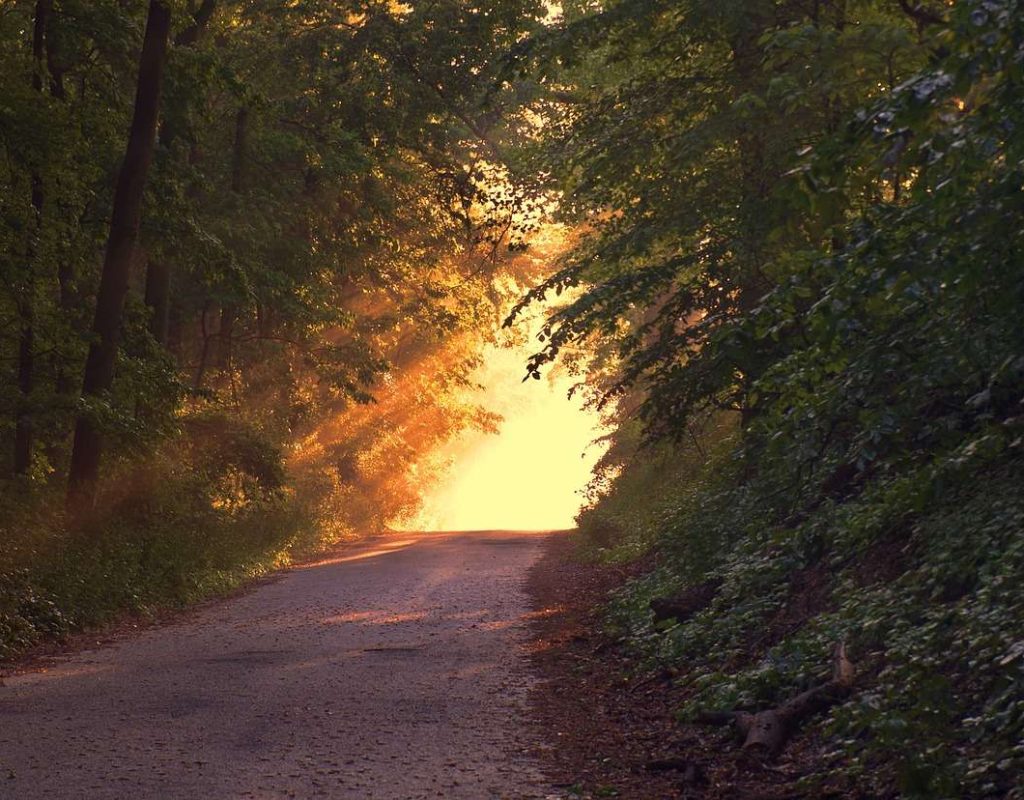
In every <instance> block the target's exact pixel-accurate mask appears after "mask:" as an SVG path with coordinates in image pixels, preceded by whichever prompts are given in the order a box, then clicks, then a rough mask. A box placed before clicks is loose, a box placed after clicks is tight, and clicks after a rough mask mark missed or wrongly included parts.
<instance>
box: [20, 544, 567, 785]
mask: <svg viewBox="0 0 1024 800" xmlns="http://www.w3.org/2000/svg"><path fill="white" fill-rule="evenodd" d="M548 539H549V536H547V535H544V534H523V533H509V532H493V531H488V532H479V533H458V534H428V535H418V536H409V537H399V536H395V537H391V538H386V539H382V540H377V541H375V542H373V543H371V544H369V545H365V546H362V547H360V548H354V549H348V550H343V551H340V552H339V553H338V554H337V555H336V557H334V558H332V559H329V560H326V561H324V562H321V563H317V564H312V565H307V566H304V567H300V568H295V569H292V570H289V571H288V572H286V573H285V574H284V575H283V576H282V577H281V578H280V579H279V580H276V581H272V582H269V583H266V584H264V585H262V586H259V587H258V588H256V589H255V590H253V591H251V592H249V593H247V594H244V595H242V596H240V597H236V598H234V599H232V600H229V601H226V602H223V603H219V604H214V605H212V606H209V607H207V608H205V609H203V610H201V611H200V612H199V613H197V614H194V615H191V616H190V617H188V618H184V619H182V620H179V621H178V622H176V623H172V624H169V625H166V626H160V627H154V628H151V629H149V630H147V631H144V632H143V633H141V634H138V635H135V636H126V637H122V638H121V639H119V640H118V641H115V643H114V644H113V645H111V646H107V647H103V648H101V649H98V650H94V651H89V652H80V653H77V654H74V655H71V656H68V657H67V658H66V659H63V660H61V661H60V662H59V663H57V664H56V665H53V666H51V667H50V668H49V669H46V670H39V669H36V670H34V671H28V672H24V673H21V674H15V675H11V676H8V677H6V678H4V680H3V686H2V687H0V797H2V798H12V800H13V799H15V798H16V799H17V800H33V798H46V799H47V800H59V799H60V798H75V799H76V800H78V799H79V798H88V799H89V800H106V799H107V798H118V800H121V799H122V798H123V799H124V800H128V799H129V798H130V799H131V800H142V799H143V798H160V800H174V799H175V798H188V800H204V799H205V798H243V797H244V798H276V797H298V798H318V797H329V798H346V799H347V798H365V799H366V800H370V799H371V798H387V799H388V800H413V799H414V798H438V797H440V798H447V799H448V800H459V799H461V798H465V799H466V800H488V799H491V798H494V799H496V798H509V799H511V798H515V799H516V800H520V799H523V800H525V799H526V798H552V797H556V796H557V795H556V794H555V790H554V789H552V788H551V786H550V783H548V782H546V781H545V779H544V777H543V775H542V773H541V771H540V768H539V766H538V765H537V763H536V762H535V760H534V758H533V756H532V753H533V752H535V750H536V748H537V746H538V742H537V741H531V739H535V738H536V737H537V735H538V734H537V733H536V732H535V733H534V734H533V735H531V734H530V733H529V731H530V730H531V726H530V725H529V723H528V722H527V721H526V720H525V713H526V706H527V699H528V696H529V693H530V690H531V688H533V681H532V680H531V678H530V674H529V671H528V668H527V662H526V656H525V652H524V649H525V647H526V644H527V638H528V635H529V634H528V630H527V621H528V618H529V616H530V613H529V602H528V600H527V598H526V597H525V595H524V589H523V581H524V578H525V575H526V573H527V571H528V569H529V568H530V567H531V565H532V564H533V563H534V562H535V561H536V560H537V559H538V557H539V556H540V554H541V551H542V549H543V547H544V544H545V542H546V541H548ZM532 730H535V729H532Z"/></svg>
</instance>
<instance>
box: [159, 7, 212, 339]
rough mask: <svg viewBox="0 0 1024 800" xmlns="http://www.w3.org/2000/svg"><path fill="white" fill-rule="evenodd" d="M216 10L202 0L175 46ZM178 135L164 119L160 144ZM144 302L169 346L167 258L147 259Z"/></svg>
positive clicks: (196, 36) (194, 35)
mask: <svg viewBox="0 0 1024 800" xmlns="http://www.w3.org/2000/svg"><path fill="white" fill-rule="evenodd" d="M216 10H217V0H203V2H202V4H201V5H200V6H199V8H198V10H196V12H195V13H194V14H193V15H192V24H191V25H189V26H188V27H187V28H184V29H183V30H182V31H181V32H180V33H179V34H178V35H177V36H175V37H174V46H175V47H192V46H193V45H195V44H196V43H198V42H199V40H200V39H201V38H202V37H203V34H205V33H206V29H207V27H208V25H209V23H210V20H211V18H212V17H213V14H214V12H215V11H216ZM177 138H178V130H177V128H176V127H175V126H174V125H172V124H171V123H169V122H167V121H166V120H165V121H164V122H163V123H162V124H161V126H160V144H161V146H162V147H164V148H167V149H170V148H171V146H172V145H173V143H174V140H175V139H177ZM145 302H146V305H147V306H148V307H149V309H150V311H151V313H152V316H151V317H150V322H149V331H150V333H152V334H153V338H154V339H156V341H157V343H159V344H160V345H162V346H163V347H167V346H168V331H169V326H170V309H171V265H170V263H168V262H167V261H164V260H160V261H155V260H153V259H151V258H150V259H147V261H146V298H145Z"/></svg>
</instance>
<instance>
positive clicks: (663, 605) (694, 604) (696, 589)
mask: <svg viewBox="0 0 1024 800" xmlns="http://www.w3.org/2000/svg"><path fill="white" fill-rule="evenodd" d="M720 588H722V579H721V578H711V579H710V580H707V581H704V582H703V583H698V584H697V585H696V586H691V587H690V588H689V589H686V590H685V591H683V592H681V593H680V594H677V595H675V596H674V597H655V598H654V599H653V600H651V602H650V604H649V605H650V607H651V611H653V612H654V621H655V622H663V621H665V620H669V619H674V620H676V621H677V622H686V620H688V619H689V618H690V617H692V616H693V615H694V614H697V613H699V612H701V611H703V610H704V609H705V608H707V607H708V606H709V605H711V603H712V601H713V600H714V599H715V596H716V595H717V594H718V590H719V589H720Z"/></svg>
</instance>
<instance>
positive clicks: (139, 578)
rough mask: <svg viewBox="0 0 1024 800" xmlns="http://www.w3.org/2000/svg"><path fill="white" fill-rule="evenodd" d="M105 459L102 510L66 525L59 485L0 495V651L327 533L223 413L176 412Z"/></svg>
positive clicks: (149, 611)
mask: <svg viewBox="0 0 1024 800" xmlns="http://www.w3.org/2000/svg"><path fill="white" fill-rule="evenodd" d="M116 469H117V479H116V480H112V481H110V482H109V483H108V484H107V485H106V486H105V489H104V493H103V494H102V495H101V497H100V502H99V505H98V508H101V509H103V510H102V511H101V512H97V513H96V514H95V515H94V516H93V517H92V518H91V519H89V520H87V521H85V522H82V523H80V524H76V525H74V526H71V525H69V524H68V522H67V520H66V518H65V516H64V513H63V511H62V500H63V498H62V494H61V493H60V492H59V490H56V489H46V490H36V491H34V492H24V491H23V492H15V491H6V490H4V491H3V492H2V493H0V520H2V523H0V524H2V528H0V536H2V537H3V541H4V545H3V547H2V548H0V659H6V658H10V657H12V656H15V655H17V654H19V653H22V652H24V651H25V650H26V649H28V648H30V647H31V646H33V645H35V644H37V643H39V642H40V641H43V640H52V639H59V638H61V637H64V636H66V635H67V634H69V633H71V632H73V631H76V630H81V629H84V628H88V627H92V626H96V625H102V624H104V623H109V622H112V621H116V620H117V619H118V618H120V617H123V616H124V615H125V614H134V615H139V616H142V617H147V616H151V615H153V614H154V613H155V612H157V611H160V610H164V609H170V608H177V607H183V606H186V605H188V604H191V603H194V602H196V601H199V600H202V599H205V598H209V597H213V596H218V595H223V594H225V593H227V592H230V591H231V590H233V589H235V588H237V587H239V586H241V585H242V584H243V583H245V582H246V581H248V580H250V579H252V578H254V577H257V576H259V575H262V574H264V573H266V572H268V571H270V570H273V569H276V568H278V567H281V566H284V565H286V564H287V563H289V562H290V561H291V560H293V559H295V558H298V557H302V556H304V555H308V554H311V553H313V552H315V551H317V550H318V549H321V548H323V547H324V546H326V545H329V544H331V543H333V542H334V541H336V538H337V537H336V536H335V537H333V538H331V540H330V541H324V540H323V537H321V535H320V533H321V532H320V526H319V524H318V520H317V519H316V514H315V513H314V512H315V510H314V509H313V508H311V507H310V504H309V502H308V501H307V500H306V498H304V497H302V496H297V495H296V493H295V491H294V490H293V489H292V488H291V487H290V486H289V485H288V484H287V482H286V480H285V474H284V468H283V462H282V455H281V453H280V452H279V451H278V450H277V449H276V448H275V447H274V446H273V445H272V444H271V442H270V441H269V440H268V439H267V438H266V437H265V436H264V435H263V434H262V433H261V432H260V431H259V430H258V429H257V428H255V427H253V426H251V425H248V424H245V423H242V422H239V421H238V420H236V419H232V418H230V417H228V416H226V415H220V414H216V413H212V414H211V413H206V414H199V415H196V416H193V417H191V418H189V419H186V420H184V421H183V432H182V435H181V436H180V437H176V438H175V439H173V440H172V441H170V442H169V443H168V445H167V446H166V447H164V448H163V449H161V450H160V451H158V452H157V454H156V455H155V456H151V457H149V458H147V459H146V460H145V462H144V463H139V462H136V461H131V460H125V461H124V462H122V463H121V464H119V465H118V466H117V468H116ZM8 488H11V487H8ZM23 488H24V487H23ZM15 498H16V499H15Z"/></svg>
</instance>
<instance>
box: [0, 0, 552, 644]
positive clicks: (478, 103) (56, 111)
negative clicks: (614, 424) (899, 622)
mask: <svg viewBox="0 0 1024 800" xmlns="http://www.w3.org/2000/svg"><path fill="white" fill-rule="evenodd" d="M144 5H145V4H138V3H134V4H133V3H127V4H126V3H123V2H118V0H101V2H87V3H85V2H80V1H79V0H52V1H51V0H14V2H9V3H4V4H3V7H2V9H0V155H2V158H0V453H2V456H3V457H2V458H0V493H2V495H3V497H4V505H3V508H0V574H2V575H3V576H4V577H3V580H4V581H5V583H4V587H5V593H4V602H5V605H4V611H3V612H2V613H3V614H4V617H3V619H5V620H9V621H10V625H9V626H8V625H7V622H5V623H4V625H5V626H7V627H5V628H4V631H3V633H2V636H0V641H3V642H4V643H5V644H4V645H3V646H4V647H8V646H9V647H11V648H13V649H20V648H21V647H23V646H24V645H25V644H26V643H27V642H28V641H29V640H31V639H33V638H34V637H35V636H36V635H44V634H48V633H52V632H57V630H58V629H60V630H64V629H66V628H67V626H68V625H71V626H80V625H82V624H86V623H90V622H95V621H99V620H102V619H105V618H107V617H108V616H110V615H111V614H113V613H115V612H116V610H117V609H124V608H132V609H140V608H150V607H152V606H158V605H161V604H164V603H172V604H173V603H177V602H184V601H187V600H189V599H192V598H195V597H199V596H202V595H204V594H207V593H209V592H211V591H220V590H221V589H223V588H226V587H228V586H231V585H234V584H235V583H236V582H237V581H238V580H240V579H241V578H242V577H244V576H245V575H247V574H252V573H253V572H254V571H258V570H260V569H263V568H265V567H266V566H267V565H271V564H274V563H278V562H279V561H280V560H281V559H284V558H289V557H293V556H294V555H296V554H301V553H308V552H312V551H314V550H316V549H317V548H322V547H325V546H328V545H330V544H333V543H335V542H337V541H339V540H340V539H342V538H346V537H352V536H355V535H358V534H362V533H368V532H371V531H374V530H377V529H379V528H381V527H383V526H384V525H385V524H387V523H388V522H389V521H391V520H392V519H394V518H396V517H399V516H401V515H403V514H407V513H410V512H411V511H412V510H414V508H415V505H416V503H417V502H418V500H419V493H420V491H421V489H422V487H423V485H425V484H428V483H429V481H430V480H432V479H433V478H434V476H435V473H436V470H437V468H439V466H440V465H432V464H431V461H430V453H431V450H432V448H435V447H436V446H437V445H438V444H439V443H440V442H443V441H444V440H445V439H446V438H448V437H450V436H453V435H455V434H456V433H458V431H460V430H461V429H462V428H464V427H466V426H487V425H489V424H490V423H491V420H490V418H489V417H488V415H487V413H486V412H485V411H483V410H482V409H480V408H478V407H476V405H475V404H474V403H472V402H470V401H469V400H468V392H467V391H466V388H467V386H466V384H467V380H468V375H469V374H470V372H471V370H472V367H473V364H474V360H475V359H476V357H477V353H478V351H479V349H480V347H481V345H482V343H483V342H484V341H485V340H486V338H487V337H488V336H489V335H490V333H491V331H492V329H493V328H494V327H495V322H496V320H497V314H498V311H497V309H498V308H499V307H500V305H501V304H503V303H505V302H506V301H507V299H508V296H509V295H508V288H507V287H508V286H509V285H511V284H512V283H513V281H510V277H514V278H516V279H517V280H522V279H523V278H525V277H526V276H525V273H524V272H523V269H524V268H523V266H522V265H521V264H517V263H514V262H513V261H512V259H511V257H509V256H507V253H508V251H509V250H510V249H512V250H516V249H521V247H522V244H523V237H524V236H526V235H527V234H528V233H529V231H530V230H532V227H533V226H534V223H533V222H531V220H532V219H533V218H534V217H535V216H536V211H535V209H534V210H531V208H530V204H531V203H534V202H535V201H534V200H533V199H532V198H530V197H527V195H526V194H525V193H524V192H523V190H522V188H521V187H519V186H517V185H515V184H514V183H513V181H512V180H511V176H510V174H509V173H508V169H507V167H506V166H505V165H504V164H503V163H502V153H503V151H504V150H505V146H506V145H505V142H506V140H507V138H508V137H509V136H510V135H511V132H510V131H509V129H508V128H507V126H506V125H505V123H504V121H503V115H502V111H503V109H504V108H506V107H507V106H508V105H509V104H510V103H511V102H513V100H514V92H513V91H512V90H511V88H510V87H502V86H501V85H499V84H496V82H495V76H496V74H497V71H498V70H499V68H500V59H499V55H500V54H501V53H503V52H505V51H507V50H508V49H510V48H511V47H512V46H513V45H515V43H516V42H518V41H519V40H520V39H521V38H522V36H523V35H525V33H526V32H528V31H530V30H532V29H533V28H534V27H535V26H536V24H537V19H538V18H539V17H540V16H541V15H542V13H543V9H542V8H541V7H540V5H541V4H539V3H538V2H536V0H488V1H487V2H484V3H478V4H474V5H472V6H467V5H466V4H464V3H462V2H457V1H456V0H443V1H442V2H439V3H431V4H424V5H421V4H416V5H415V6H412V5H408V6H407V5H403V4H397V3H392V2H387V1H386V0H381V2H377V1H376V0H374V1H373V2H369V3H367V2H361V1H360V2H341V3H339V2H334V0H331V2H327V1H326V0H302V1H301V2H295V3H288V4H285V5H282V4H280V3H275V2H238V1H237V0H202V1H201V2H199V1H198V0H197V1H196V2H192V1H191V0H175V2H173V3H168V4H167V5H168V6H169V7H170V9H171V12H172V22H173V30H172V36H171V46H170V51H169V55H168V59H167V69H166V74H165V77H164V80H163V86H162V102H161V116H160V123H159V129H158V133H157V138H156V142H155V152H154V155H153V163H152V167H151V168H150V169H149V172H148V177H147V180H146V183H145V202H144V206H143V214H142V220H141V227H140V231H139V236H138V242H137V243H136V247H135V253H134V261H133V267H132V274H131V276H130V285H129V288H128V295H127V300H126V303H125V308H124V313H123V318H122V319H121V325H120V347H119V348H118V352H117V363H116V369H115V374H114V379H113V383H112V386H111V387H110V389H109V391H104V392H101V393H100V394H98V395H95V396H93V395H86V396H82V391H81V387H82V384H83V381H82V376H83V364H84V361H85V354H86V351H87V350H88V348H89V346H90V344H91V342H92V340H93V338H94V335H93V333H92V326H93V309H94V308H95V307H96V295H97V286H98V284H99V282H100V264H101V263H102V262H103V250H104V243H105V241H106V239H107V233H108V229H109V225H110V217H111V212H112V205H113V203H114V186H115V182H116V180H117V176H118V172H119V169H120V161H121V159H122V156H123V153H124V141H125V135H126V132H127V130H128V127H129V122H130V119H131V116H132V99H133V96H134V95H135V92H136V83H137V72H138V69H137V65H138V62H139V51H140V47H141V43H142V34H143V29H144V26H145V22H146V19H145V14H144V8H143V6H144ZM76 418H78V419H81V418H86V419H89V420H90V421H92V423H93V424H95V426H96V427H97V428H98V430H99V432H100V434H101V436H102V439H103V442H104V460H103V464H102V469H101V475H100V482H99V487H98V495H97V504H96V511H95V515H94V518H92V519H88V518H85V519H66V518H64V517H63V516H62V515H61V514H60V513H58V512H56V511H54V512H52V513H51V512H50V511H45V509H46V508H47V507H58V506H60V505H61V503H60V500H59V498H60V494H61V492H62V490H63V487H64V486H65V485H66V482H67V479H68V474H69V466H68V462H69V457H70V454H71V451H72V447H73V441H72V436H71V432H72V429H73V426H74V422H75V420H76ZM25 441H27V442H28V445H29V446H28V449H27V451H24V450H22V448H21V445H22V443H24V442H25ZM12 454H13V458H12V457H11V456H12ZM8 587H9V592H8V591H7V589H8ZM18 598H21V599H18ZM39 598H45V599H44V600H39ZM40 603H42V604H43V605H40ZM47 603H53V604H54V606H53V607H54V608H55V609H59V615H63V618H64V621H63V622H62V623H61V624H60V625H55V626H54V625H50V623H49V622H47V619H48V617H47V614H48V613H49V612H47V611H45V608H44V606H45V607H46V608H48V607H49V606H46V604H47ZM40 609H43V610H40ZM37 623H38V624H37ZM51 628H52V630H51ZM8 629H9V630H8Z"/></svg>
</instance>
